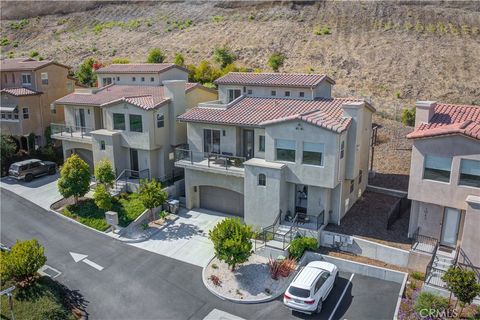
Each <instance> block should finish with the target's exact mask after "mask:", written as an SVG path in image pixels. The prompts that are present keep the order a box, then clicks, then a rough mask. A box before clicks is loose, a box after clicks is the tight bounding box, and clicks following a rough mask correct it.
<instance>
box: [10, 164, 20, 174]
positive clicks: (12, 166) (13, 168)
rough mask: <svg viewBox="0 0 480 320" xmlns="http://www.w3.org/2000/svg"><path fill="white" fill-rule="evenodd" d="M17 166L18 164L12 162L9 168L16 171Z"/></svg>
mask: <svg viewBox="0 0 480 320" xmlns="http://www.w3.org/2000/svg"><path fill="white" fill-rule="evenodd" d="M19 168H20V166H19V165H18V164H12V165H11V166H10V170H12V171H17V172H18V169H19Z"/></svg>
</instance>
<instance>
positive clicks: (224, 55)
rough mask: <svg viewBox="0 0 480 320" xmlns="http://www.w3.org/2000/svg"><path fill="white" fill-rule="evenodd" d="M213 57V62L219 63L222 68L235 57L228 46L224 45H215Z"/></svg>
mask: <svg viewBox="0 0 480 320" xmlns="http://www.w3.org/2000/svg"><path fill="white" fill-rule="evenodd" d="M213 58H214V60H215V62H217V63H219V64H220V67H221V68H222V69H223V68H225V67H226V66H227V65H229V64H232V63H233V61H235V59H236V58H237V57H236V56H235V54H234V53H233V52H232V51H231V50H230V49H229V48H227V47H226V46H224V47H217V48H215V49H214V51H213Z"/></svg>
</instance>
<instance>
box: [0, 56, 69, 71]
mask: <svg viewBox="0 0 480 320" xmlns="http://www.w3.org/2000/svg"><path fill="white" fill-rule="evenodd" d="M50 64H56V65H59V66H61V67H65V68H68V69H70V67H68V66H66V65H63V64H60V63H57V62H54V61H52V60H42V61H38V60H35V59H31V58H15V59H2V60H0V71H22V70H24V71H27V70H37V69H40V68H43V67H46V66H47V65H50Z"/></svg>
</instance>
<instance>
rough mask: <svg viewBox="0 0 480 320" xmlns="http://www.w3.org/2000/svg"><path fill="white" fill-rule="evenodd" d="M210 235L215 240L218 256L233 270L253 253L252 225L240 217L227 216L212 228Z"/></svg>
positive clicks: (214, 244)
mask: <svg viewBox="0 0 480 320" xmlns="http://www.w3.org/2000/svg"><path fill="white" fill-rule="evenodd" d="M208 237H209V239H210V240H212V242H213V246H214V249H215V255H216V256H217V258H218V259H220V260H222V261H224V262H225V263H226V264H227V265H228V266H229V267H230V268H231V269H232V271H234V270H235V266H236V265H237V264H239V263H243V262H245V261H247V260H248V258H249V257H250V255H251V254H252V242H251V241H250V239H251V238H252V237H253V232H252V230H251V228H250V226H248V225H244V224H242V223H241V222H240V219H238V218H237V219H233V218H227V219H225V220H223V221H221V222H219V223H218V224H217V225H216V226H215V227H214V228H213V229H212V230H210V232H209V233H208Z"/></svg>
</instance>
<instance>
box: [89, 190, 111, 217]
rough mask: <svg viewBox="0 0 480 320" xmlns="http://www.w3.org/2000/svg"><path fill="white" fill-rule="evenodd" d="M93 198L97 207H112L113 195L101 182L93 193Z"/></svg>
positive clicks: (108, 208)
mask: <svg viewBox="0 0 480 320" xmlns="http://www.w3.org/2000/svg"><path fill="white" fill-rule="evenodd" d="M93 200H94V201H95V204H96V205H97V207H99V208H100V209H102V210H105V211H108V210H110V209H111V208H112V197H111V196H110V193H108V191H107V189H106V188H105V186H104V185H103V184H99V185H98V186H97V187H96V188H95V192H94V193H93Z"/></svg>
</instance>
